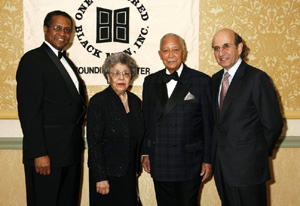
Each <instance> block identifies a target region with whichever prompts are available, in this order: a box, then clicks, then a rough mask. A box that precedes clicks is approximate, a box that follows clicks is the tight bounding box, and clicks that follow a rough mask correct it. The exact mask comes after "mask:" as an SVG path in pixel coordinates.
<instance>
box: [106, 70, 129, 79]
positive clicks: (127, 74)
mask: <svg viewBox="0 0 300 206" xmlns="http://www.w3.org/2000/svg"><path fill="white" fill-rule="evenodd" d="M109 74H112V76H113V77H115V78H119V77H120V76H121V74H122V75H123V76H124V77H125V78H129V77H130V76H131V74H130V73H129V72H119V71H114V72H109Z"/></svg>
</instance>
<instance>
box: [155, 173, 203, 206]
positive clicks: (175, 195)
mask: <svg viewBox="0 0 300 206" xmlns="http://www.w3.org/2000/svg"><path fill="white" fill-rule="evenodd" d="M201 179H202V177H201V176H200V174H199V177H198V178H196V179H193V180H188V181H178V182H163V181H157V180H155V179H153V181H154V187H155V195H156V201H157V205H158V206H170V205H172V206H198V202H199V200H198V195H199V189H200V185H201Z"/></svg>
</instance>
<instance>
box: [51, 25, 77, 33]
mask: <svg viewBox="0 0 300 206" xmlns="http://www.w3.org/2000/svg"><path fill="white" fill-rule="evenodd" d="M49 27H51V28H53V29H54V31H57V32H61V31H64V32H65V33H66V34H71V33H72V28H69V27H65V28H62V27H61V26H59V25H55V26H49Z"/></svg>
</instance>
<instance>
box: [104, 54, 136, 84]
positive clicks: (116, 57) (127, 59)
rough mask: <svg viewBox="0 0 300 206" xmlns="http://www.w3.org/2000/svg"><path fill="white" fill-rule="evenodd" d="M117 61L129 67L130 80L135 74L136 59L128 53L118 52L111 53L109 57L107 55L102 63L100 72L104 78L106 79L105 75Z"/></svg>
mask: <svg viewBox="0 0 300 206" xmlns="http://www.w3.org/2000/svg"><path fill="white" fill-rule="evenodd" d="M118 63H121V64H125V65H126V66H127V67H128V68H129V69H130V73H131V78H130V79H131V80H132V79H133V77H135V76H136V71H137V67H138V66H137V64H136V61H135V60H134V59H133V58H132V57H131V56H129V55H128V54H126V53H124V52H119V53H113V54H111V55H110V56H109V57H107V58H106V59H105V61H104V63H103V65H102V73H103V75H104V77H105V79H106V80H108V77H107V75H108V74H109V71H110V69H111V68H112V67H114V66H115V65H116V64H118Z"/></svg>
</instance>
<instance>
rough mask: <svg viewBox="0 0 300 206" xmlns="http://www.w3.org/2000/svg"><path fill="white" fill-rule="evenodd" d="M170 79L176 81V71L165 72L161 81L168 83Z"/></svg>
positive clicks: (177, 78)
mask: <svg viewBox="0 0 300 206" xmlns="http://www.w3.org/2000/svg"><path fill="white" fill-rule="evenodd" d="M171 79H173V80H175V81H178V80H179V77H178V73H177V71H174V72H173V73H172V74H170V75H169V74H165V75H164V77H163V82H164V83H168V82H169V81H171Z"/></svg>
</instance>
